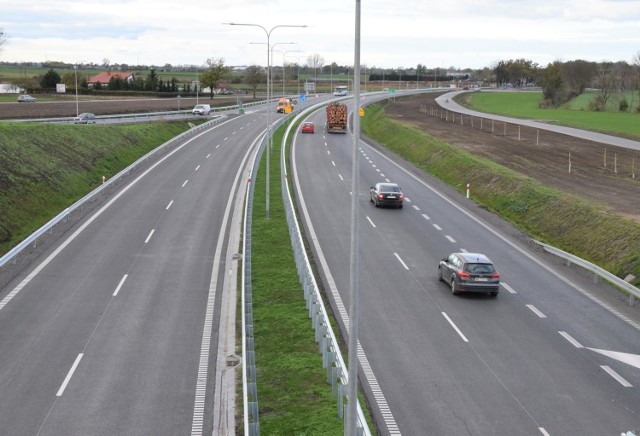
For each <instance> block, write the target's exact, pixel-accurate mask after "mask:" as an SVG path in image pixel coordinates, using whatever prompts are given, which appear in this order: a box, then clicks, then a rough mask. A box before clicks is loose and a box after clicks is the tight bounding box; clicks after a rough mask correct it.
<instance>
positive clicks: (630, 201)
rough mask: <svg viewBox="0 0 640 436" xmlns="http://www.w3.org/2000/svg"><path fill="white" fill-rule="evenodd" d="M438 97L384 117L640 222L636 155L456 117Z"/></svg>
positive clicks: (639, 157)
mask: <svg viewBox="0 0 640 436" xmlns="http://www.w3.org/2000/svg"><path fill="white" fill-rule="evenodd" d="M437 96H438V95H431V94H426V95H420V96H415V97H410V98H402V99H398V100H396V101H395V103H393V104H391V105H389V106H387V107H386V108H385V112H386V114H387V115H388V116H390V117H392V118H394V119H397V120H399V121H403V122H406V123H411V124H413V125H415V126H417V127H419V128H421V129H423V130H424V131H425V132H427V133H428V134H430V135H431V136H433V137H436V138H439V139H442V140H444V141H446V142H449V143H451V144H455V145H458V146H460V147H463V148H465V149H466V150H468V151H469V152H471V153H474V154H477V155H480V156H482V157H485V158H487V159H490V160H492V161H494V162H497V163H499V164H501V165H504V166H505V167H508V168H510V169H512V170H514V171H517V172H519V173H522V174H525V175H527V176H529V177H531V178H533V179H537V180H539V181H540V182H541V183H542V184H543V185H545V186H548V187H552V188H556V189H558V190H560V191H563V192H567V193H570V194H573V195H576V196H580V197H583V198H586V199H589V200H590V201H591V202H597V203H601V204H603V205H605V206H606V207H607V209H608V210H609V211H610V212H611V213H617V214H620V215H622V216H625V217H627V218H630V219H633V220H635V221H637V222H640V174H639V173H640V168H639V167H640V152H639V151H636V150H629V149H625V148H620V147H614V146H611V145H603V144H598V143H595V142H590V141H586V140H583V139H578V138H573V137H570V136H566V135H562V134H558V133H553V132H548V131H544V130H539V131H538V130H537V129H534V128H531V127H524V126H523V127H520V128H519V127H518V126H517V125H515V124H508V123H507V124H506V126H505V123H503V122H498V121H496V122H493V123H492V122H491V120H488V119H482V120H481V119H480V118H477V117H473V118H472V117H469V116H466V115H465V116H464V117H463V118H462V119H461V118H460V115H456V116H455V118H454V116H453V114H452V113H451V112H449V113H448V114H446V113H445V112H444V111H443V110H441V108H440V107H439V106H438V105H437V103H436V102H435V98H436V97H437Z"/></svg>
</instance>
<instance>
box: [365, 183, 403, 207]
mask: <svg viewBox="0 0 640 436" xmlns="http://www.w3.org/2000/svg"><path fill="white" fill-rule="evenodd" d="M369 200H370V201H371V203H373V204H374V205H375V206H376V207H379V206H396V207H399V208H402V206H403V203H404V194H403V193H402V190H401V189H400V186H398V185H397V184H396V183H389V182H387V183H376V184H375V185H373V186H372V187H371V188H370V190H369Z"/></svg>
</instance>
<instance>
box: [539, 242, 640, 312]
mask: <svg viewBox="0 0 640 436" xmlns="http://www.w3.org/2000/svg"><path fill="white" fill-rule="evenodd" d="M534 242H535V243H536V244H538V245H540V246H541V247H542V248H543V249H544V250H545V251H547V252H549V253H551V254H554V255H556V256H558V257H560V258H562V259H565V260H566V261H567V264H568V265H570V264H572V263H573V264H575V265H578V266H580V267H582V268H584V269H586V270H589V271H591V272H593V273H594V276H593V279H594V281H595V280H597V278H598V276H599V277H602V278H603V279H605V280H607V281H609V282H611V283H613V284H614V285H616V286H618V287H620V288H622V289H624V290H625V291H627V292H629V296H630V301H629V302H630V304H633V298H634V297H635V298H640V289H638V288H636V287H635V286H633V285H632V284H631V283H629V282H627V281H625V280H622V279H621V278H620V277H618V276H616V275H614V274H611V273H610V272H609V271H607V270H605V269H602V268H600V267H599V266H598V265H594V264H592V263H591V262H588V261H586V260H584V259H581V258H579V257H578V256H574V255H573V254H571V253H567V252H566V251H562V250H560V249H559V248H556V247H553V246H551V245H548V244H545V243H544V242H540V241H536V240H534Z"/></svg>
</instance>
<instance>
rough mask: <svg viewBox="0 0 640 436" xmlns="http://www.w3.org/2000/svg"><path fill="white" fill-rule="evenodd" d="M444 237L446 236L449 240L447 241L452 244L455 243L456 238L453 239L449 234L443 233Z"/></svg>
mask: <svg viewBox="0 0 640 436" xmlns="http://www.w3.org/2000/svg"><path fill="white" fill-rule="evenodd" d="M444 237H445V238H447V239H448V240H449V242H451V243H452V244H455V243H456V240H455V239H453V238H452V237H451V236H449V235H444Z"/></svg>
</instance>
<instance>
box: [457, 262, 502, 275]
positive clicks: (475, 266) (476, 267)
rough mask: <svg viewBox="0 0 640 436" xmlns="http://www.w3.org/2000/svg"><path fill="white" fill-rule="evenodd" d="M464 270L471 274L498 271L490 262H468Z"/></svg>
mask: <svg viewBox="0 0 640 436" xmlns="http://www.w3.org/2000/svg"><path fill="white" fill-rule="evenodd" d="M464 270H465V271H466V272H468V273H470V274H493V273H494V272H495V271H496V270H495V268H494V267H493V265H492V264H490V263H468V264H466V265H465V266H464Z"/></svg>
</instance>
